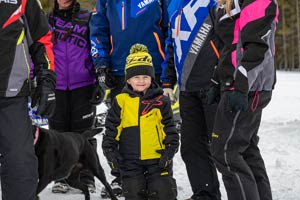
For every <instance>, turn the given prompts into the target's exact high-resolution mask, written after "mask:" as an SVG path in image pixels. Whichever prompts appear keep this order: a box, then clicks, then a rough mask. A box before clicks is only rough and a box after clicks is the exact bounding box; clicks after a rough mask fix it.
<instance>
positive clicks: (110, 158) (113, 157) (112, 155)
mask: <svg viewBox="0 0 300 200" xmlns="http://www.w3.org/2000/svg"><path fill="white" fill-rule="evenodd" d="M104 155H105V157H106V159H107V162H108V165H109V166H110V168H111V169H112V170H115V171H119V160H121V155H120V154H119V153H118V152H117V151H116V150H113V149H107V150H104Z"/></svg>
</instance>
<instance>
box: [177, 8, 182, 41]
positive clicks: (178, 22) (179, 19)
mask: <svg viewBox="0 0 300 200" xmlns="http://www.w3.org/2000/svg"><path fill="white" fill-rule="evenodd" d="M181 14H182V8H180V10H179V13H178V18H177V28H176V37H178V35H179V31H180V21H181Z"/></svg>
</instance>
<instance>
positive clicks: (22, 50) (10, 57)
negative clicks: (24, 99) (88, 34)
mask: <svg viewBox="0 0 300 200" xmlns="http://www.w3.org/2000/svg"><path fill="white" fill-rule="evenodd" d="M0 13H1V15H0V57H1V59H0V96H1V97H15V96H27V95H29V92H30V66H29V64H30V59H31V60H32V62H33V63H34V66H35V69H34V73H35V74H36V73H38V71H39V70H40V69H52V70H54V62H53V53H52V43H51V33H50V32H49V28H48V22H47V18H46V16H45V15H44V12H43V11H42V9H41V7H40V5H39V3H38V1H37V0H10V1H0Z"/></svg>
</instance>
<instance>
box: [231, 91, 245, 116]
mask: <svg viewBox="0 0 300 200" xmlns="http://www.w3.org/2000/svg"><path fill="white" fill-rule="evenodd" d="M228 106H229V109H230V110H233V111H240V110H241V111H246V110H247V108H248V95H246V94H243V93H241V92H239V91H237V90H234V91H233V92H231V94H230V95H229V99H228Z"/></svg>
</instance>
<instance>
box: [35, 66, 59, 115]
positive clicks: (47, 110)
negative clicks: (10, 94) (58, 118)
mask: <svg viewBox="0 0 300 200" xmlns="http://www.w3.org/2000/svg"><path fill="white" fill-rule="evenodd" d="M36 81H37V87H36V88H35V89H34V92H33V94H32V96H31V107H32V108H34V107H35V106H37V111H36V114H37V115H40V116H41V117H51V116H52V115H53V114H54V110H55V100H56V99H55V85H56V74H55V73H54V72H53V71H51V70H48V69H41V70H40V71H39V73H38V74H37V77H36Z"/></svg>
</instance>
